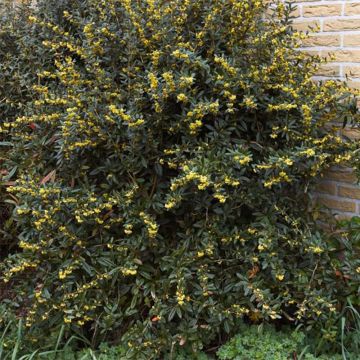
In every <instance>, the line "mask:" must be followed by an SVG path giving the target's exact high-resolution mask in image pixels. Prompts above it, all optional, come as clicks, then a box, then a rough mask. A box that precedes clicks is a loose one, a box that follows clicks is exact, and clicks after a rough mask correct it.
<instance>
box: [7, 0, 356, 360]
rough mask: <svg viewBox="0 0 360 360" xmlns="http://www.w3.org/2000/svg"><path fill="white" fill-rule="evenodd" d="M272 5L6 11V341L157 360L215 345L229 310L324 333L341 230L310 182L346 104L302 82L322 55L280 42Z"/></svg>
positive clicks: (71, 4)
mask: <svg viewBox="0 0 360 360" xmlns="http://www.w3.org/2000/svg"><path fill="white" fill-rule="evenodd" d="M277 5H278V6H277V7H276V8H275V9H274V10H271V9H270V8H269V6H268V4H267V2H263V1H258V0H242V1H239V0H230V1H228V0H227V1H225V0H223V1H222V0H194V1H188V0H166V1H165V0H158V1H154V0H137V1H130V0H108V1H99V0H96V1H95V0H83V1H80V0H79V1H74V0H71V1H70V0H61V1H53V0H50V1H46V2H45V1H38V3H37V6H36V7H30V5H26V3H25V4H24V5H22V7H23V9H22V10H21V12H20V13H19V15H16V16H15V15H14V16H9V14H11V10H10V9H7V12H5V15H3V16H2V22H3V23H4V27H3V32H2V38H1V39H2V40H1V41H2V42H3V44H4V46H3V50H2V51H3V53H2V54H1V66H2V69H3V70H4V71H3V72H2V74H1V76H2V78H1V81H3V86H2V87H1V89H0V91H1V97H2V98H3V99H4V101H3V103H2V108H1V111H2V113H3V114H4V115H3V117H2V123H1V136H2V140H3V141H2V142H1V156H2V168H3V175H2V176H3V189H4V191H3V198H4V199H6V200H7V203H6V204H7V206H8V209H9V208H10V210H11V211H12V212H11V211H8V213H7V214H8V215H7V221H10V224H12V229H13V230H12V231H15V232H16V235H13V233H11V234H12V235H11V236H12V239H17V242H16V244H15V246H14V247H13V249H17V250H11V251H10V254H9V255H8V256H7V258H6V259H5V260H4V261H3V263H2V264H1V281H2V286H3V287H8V288H10V290H9V291H10V292H11V294H10V295H9V294H8V295H7V296H6V297H4V296H2V297H3V298H4V300H6V301H5V302H4V304H5V305H4V306H3V308H2V310H1V311H2V314H3V323H5V322H6V319H9V321H10V320H11V319H12V317H13V318H14V317H15V318H19V317H20V318H22V319H23V322H24V326H25V330H24V341H23V344H31V343H36V346H40V347H41V346H46V345H47V344H49V343H50V342H51V341H54V340H55V342H56V339H57V336H58V333H59V329H64V339H66V338H71V336H75V335H77V336H81V338H86V339H87V341H88V342H89V344H90V345H91V346H92V347H97V346H98V345H99V344H100V343H101V342H103V341H108V342H110V343H121V344H125V345H126V347H127V353H128V356H134V357H135V358H140V356H146V357H148V358H154V359H158V358H161V357H162V356H169V354H171V353H173V352H174V351H177V350H178V349H179V348H182V347H184V346H188V347H190V348H191V349H192V351H193V352H196V351H197V350H199V349H202V348H204V347H205V348H207V349H209V348H217V347H218V346H220V345H221V344H222V343H223V342H224V341H226V339H228V338H229V336H231V335H232V334H235V333H236V332H237V331H238V330H239V326H240V324H241V319H245V320H246V321H249V322H255V323H257V322H275V323H280V324H283V323H289V324H294V325H295V324H299V323H302V324H304V326H305V327H306V328H308V329H311V328H317V329H322V331H321V332H320V331H319V332H318V333H319V334H321V335H320V337H321V338H322V340H323V341H326V342H332V341H333V342H335V339H336V328H337V324H338V319H339V316H340V314H341V311H342V309H343V307H344V306H345V305H346V299H347V298H349V297H351V298H356V297H358V295H359V276H360V274H359V267H360V264H359V260H358V259H357V258H356V257H355V256H354V244H355V242H354V241H353V240H352V238H350V240H349V241H348V242H347V246H346V248H344V246H343V243H342V240H341V236H340V235H338V234H333V235H332V234H327V233H326V232H324V231H322V230H321V228H320V227H319V226H318V225H317V223H316V220H317V218H316V214H317V212H315V211H312V210H313V207H314V205H313V201H312V196H311V193H312V190H313V188H314V185H315V183H316V179H317V177H318V176H319V174H320V173H321V172H322V171H323V170H324V169H326V168H328V167H329V166H331V165H333V164H338V163H341V162H343V161H351V160H352V159H353V157H354V154H355V153H354V150H355V149H356V147H357V144H355V143H353V142H350V141H347V142H346V141H343V139H341V138H340V137H339V136H338V134H337V128H336V127H335V126H330V125H331V124H332V123H333V122H334V121H337V122H338V121H340V122H341V123H343V124H346V123H348V124H356V123H357V122H358V115H357V109H356V100H355V97H354V95H353V94H352V93H351V91H350V90H349V89H348V88H347V87H346V85H345V84H343V83H339V82H335V81H328V82H326V83H320V84H319V83H314V82H313V81H312V76H313V75H314V74H315V73H316V70H317V69H318V67H319V66H320V65H321V62H322V61H321V60H320V59H319V58H317V57H314V56H309V55H308V54H304V53H302V52H300V51H298V48H299V46H300V45H301V40H302V39H303V36H304V35H303V34H301V33H299V32H296V31H295V30H293V28H292V26H291V16H290V14H291V11H292V8H291V6H290V5H284V4H282V3H279V4H277ZM16 24H17V25H19V24H20V25H21V26H15V25H16ZM14 82H15V85H14ZM8 89H11V91H9V90H8ZM5 189H6V191H5ZM340 252H341V260H340V257H339V253H340ZM354 306H357V304H354ZM15 333H16V331H15V329H14V330H13V335H14V334H15ZM44 334H46V336H43V335H44ZM9 339H10V345H9V346H10V347H11V346H14V345H11V344H15V343H16V342H15V339H16V336H15V335H14V336H12V337H9ZM11 339H13V340H11ZM11 341H13V342H12V343H11ZM24 346H25V345H24ZM26 346H27V345H26ZM19 351H20V352H21V349H20V350H19Z"/></svg>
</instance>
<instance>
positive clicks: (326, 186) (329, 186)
mask: <svg viewBox="0 0 360 360" xmlns="http://www.w3.org/2000/svg"><path fill="white" fill-rule="evenodd" d="M316 192H319V193H324V194H330V195H336V184H335V183H333V182H329V181H321V182H319V184H317V186H316Z"/></svg>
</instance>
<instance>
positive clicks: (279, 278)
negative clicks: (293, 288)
mask: <svg viewBox="0 0 360 360" xmlns="http://www.w3.org/2000/svg"><path fill="white" fill-rule="evenodd" d="M284 277H285V276H284V275H283V274H277V275H276V279H278V280H279V281H283V280H284Z"/></svg>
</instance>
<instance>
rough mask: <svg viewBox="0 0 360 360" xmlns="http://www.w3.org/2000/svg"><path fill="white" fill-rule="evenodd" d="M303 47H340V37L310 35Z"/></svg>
mask: <svg viewBox="0 0 360 360" xmlns="http://www.w3.org/2000/svg"><path fill="white" fill-rule="evenodd" d="M303 46H305V47H310V46H340V35H310V36H309V37H308V38H307V39H304V41H303Z"/></svg>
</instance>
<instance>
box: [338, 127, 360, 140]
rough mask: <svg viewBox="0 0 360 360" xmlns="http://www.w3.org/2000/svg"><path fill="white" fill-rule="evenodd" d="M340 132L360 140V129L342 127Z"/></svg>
mask: <svg viewBox="0 0 360 360" xmlns="http://www.w3.org/2000/svg"><path fill="white" fill-rule="evenodd" d="M340 134H341V135H342V136H346V137H347V138H349V139H352V140H360V129H346V128H345V129H341V131H340Z"/></svg>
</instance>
